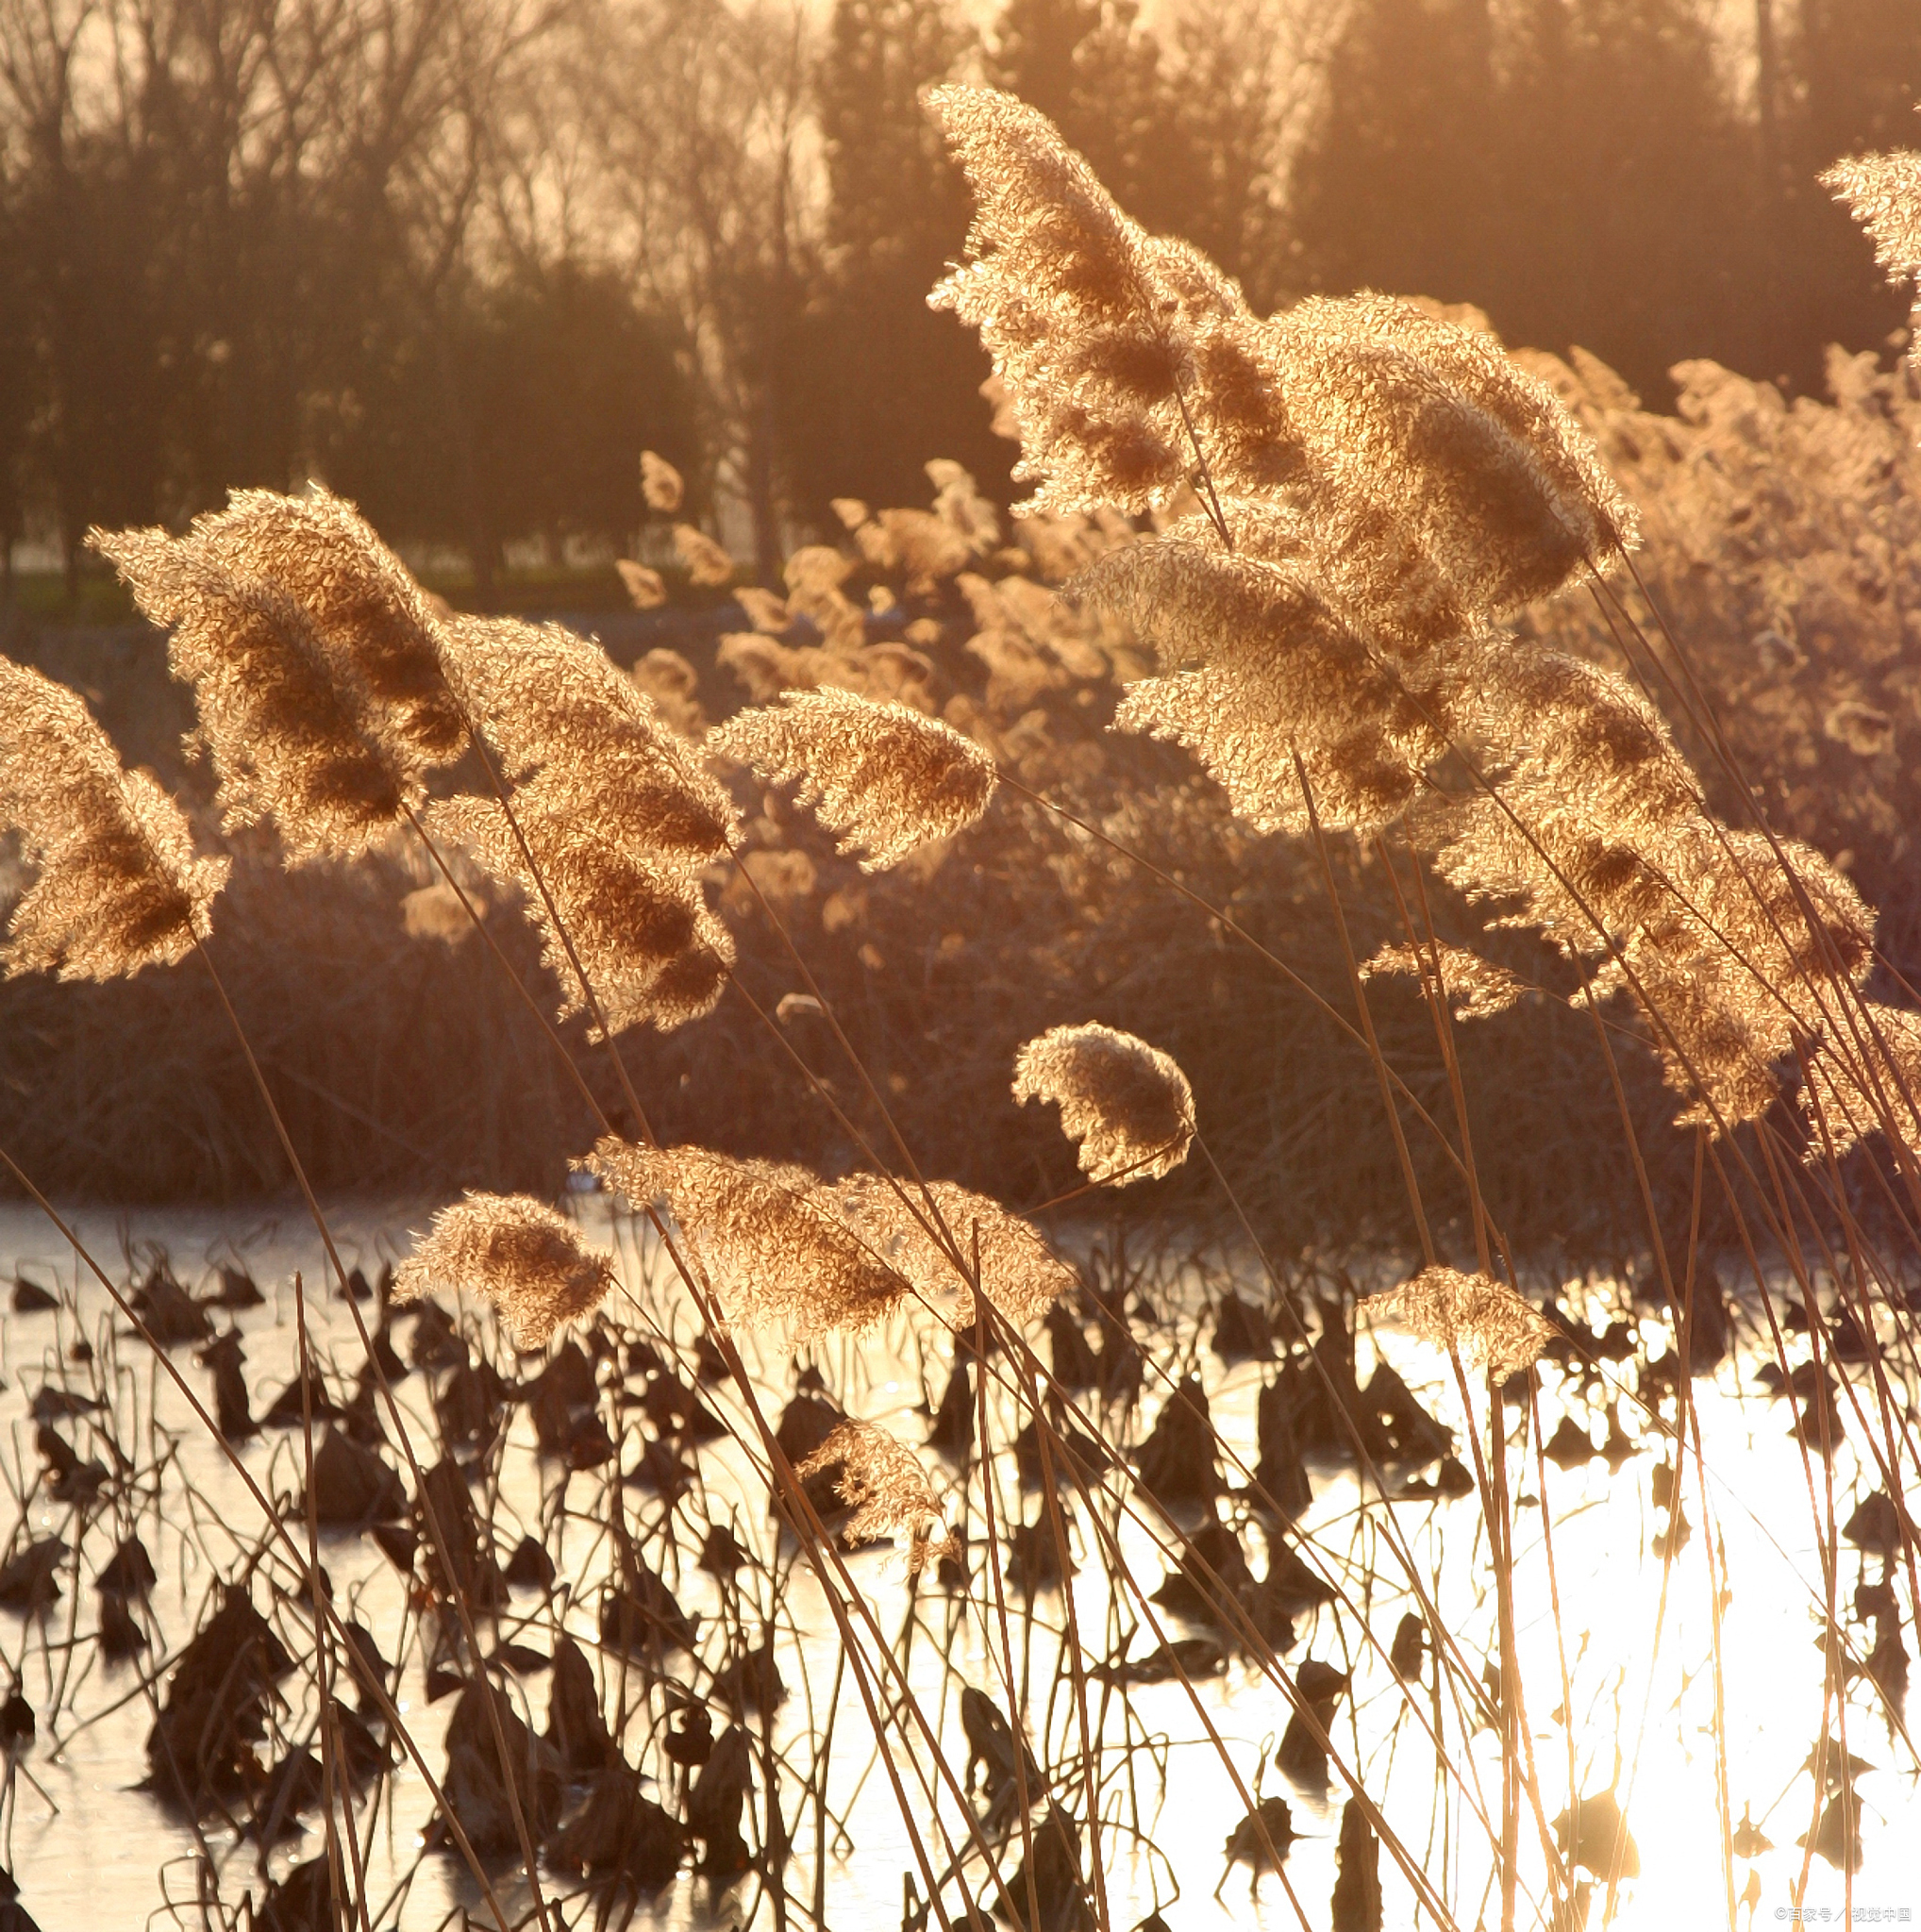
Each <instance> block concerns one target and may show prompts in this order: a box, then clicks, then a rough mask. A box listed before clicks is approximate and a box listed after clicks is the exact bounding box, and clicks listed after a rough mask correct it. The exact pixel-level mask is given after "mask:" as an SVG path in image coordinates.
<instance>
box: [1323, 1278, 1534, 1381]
mask: <svg viewBox="0 0 1921 1932" xmlns="http://www.w3.org/2000/svg"><path fill="white" fill-rule="evenodd" d="M1355 1312H1356V1313H1357V1314H1362V1315H1366V1316H1368V1317H1369V1318H1370V1319H1372V1320H1374V1321H1377V1322H1398V1323H1400V1324H1401V1325H1402V1326H1403V1327H1405V1328H1407V1329H1409V1330H1410V1331H1411V1332H1412V1333H1413V1334H1415V1335H1418V1336H1419V1337H1420V1338H1421V1340H1422V1341H1429V1342H1432V1343H1433V1344H1434V1346H1435V1347H1437V1348H1445V1349H1448V1350H1451V1351H1454V1352H1456V1353H1458V1354H1459V1355H1460V1356H1461V1357H1462V1360H1463V1361H1467V1362H1471V1363H1474V1364H1476V1365H1477V1366H1479V1367H1484V1368H1486V1369H1487V1370H1488V1371H1489V1372H1490V1373H1491V1374H1495V1375H1512V1374H1514V1373H1515V1371H1517V1370H1519V1369H1525V1368H1526V1367H1527V1366H1528V1364H1529V1363H1530V1362H1532V1361H1534V1360H1535V1359H1536V1358H1537V1357H1539V1355H1540V1353H1541V1351H1542V1350H1543V1349H1544V1348H1545V1347H1546V1346H1547V1343H1548V1341H1550V1340H1551V1338H1552V1335H1553V1331H1552V1330H1551V1329H1550V1328H1549V1327H1548V1325H1547V1323H1546V1321H1545V1319H1544V1317H1543V1316H1542V1315H1541V1313H1540V1311H1539V1310H1538V1309H1535V1308H1532V1307H1529V1306H1528V1304H1527V1303H1526V1302H1525V1301H1523V1300H1522V1299H1521V1297H1520V1296H1519V1295H1518V1294H1516V1293H1515V1292H1514V1291H1513V1290H1512V1288H1510V1287H1508V1286H1507V1284H1506V1283H1505V1282H1500V1281H1495V1280H1493V1279H1492V1278H1491V1277H1490V1276H1488V1275H1485V1274H1462V1273H1461V1272H1460V1270H1459V1269H1455V1268H1443V1267H1438V1266H1437V1267H1432V1268H1424V1269H1422V1271H1421V1272H1420V1274H1417V1275H1415V1276H1414V1278H1413V1279H1412V1281H1407V1282H1403V1283H1402V1284H1401V1286H1400V1287H1399V1288H1391V1289H1389V1290H1387V1291H1385V1292H1384V1293H1381V1294H1371V1295H1368V1296H1367V1297H1366V1298H1365V1299H1364V1300H1363V1301H1362V1302H1361V1304H1360V1306H1359V1307H1357V1308H1356V1310H1355Z"/></svg>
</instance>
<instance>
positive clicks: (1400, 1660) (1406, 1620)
mask: <svg viewBox="0 0 1921 1932" xmlns="http://www.w3.org/2000/svg"><path fill="white" fill-rule="evenodd" d="M1427 1641H1428V1626H1427V1624H1424V1623H1423V1622H1422V1621H1421V1619H1420V1618H1419V1617H1418V1616H1416V1615H1415V1613H1414V1612H1413V1611H1412V1610H1409V1611H1408V1612H1407V1613H1406V1615H1404V1616H1403V1617H1402V1618H1401V1621H1400V1622H1399V1623H1398V1624H1395V1641H1393V1642H1392V1643H1391V1644H1390V1645H1389V1646H1388V1653H1387V1660H1388V1662H1389V1663H1390V1664H1391V1665H1393V1667H1394V1671H1395V1675H1396V1676H1399V1677H1405V1678H1407V1679H1408V1680H1409V1681H1410V1682H1411V1683H1412V1681H1414V1680H1415V1679H1416V1678H1418V1677H1419V1676H1420V1674H1421V1656H1422V1652H1423V1651H1424V1650H1425V1648H1426V1646H1427Z"/></svg>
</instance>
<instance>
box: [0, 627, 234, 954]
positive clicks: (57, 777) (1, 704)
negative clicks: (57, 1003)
mask: <svg viewBox="0 0 1921 1932" xmlns="http://www.w3.org/2000/svg"><path fill="white" fill-rule="evenodd" d="M0 824H4V825H8V826H11V827H14V828H15V829H17V830H18V832H19V834H20V839H21V846H22V857H23V858H25V861H26V862H27V863H28V864H29V865H31V866H34V867H36V868H38V870H39V874H40V875H39V877H38V878H36V879H35V880H34V882H33V884H32V885H31V886H29V887H28V888H27V890H26V891H25V892H24V893H23V894H22V895H21V897H20V899H19V901H18V903H17V904H16V905H15V906H14V908H13V910H12V913H11V915H10V917H9V918H8V924H7V943H6V947H5V952H4V958H5V960H6V969H7V972H8V975H9V976H11V975H13V974H21V973H37V972H52V973H58V974H59V976H60V977H61V978H62V979H116V978H120V977H122V976H124V975H125V974H133V973H138V972H139V971H140V970H141V968H142V967H143V966H153V965H160V966H171V965H173V964H175V962H176V961H178V960H180V959H182V958H185V957H186V956H187V954H189V953H190V952H192V949H193V945H194V941H196V939H205V938H206V936H207V934H208V932H209V929H210V926H211V907H212V904H213V900H214V897H215V895H216V894H217V893H218V892H219V891H220V889H221V888H222V887H223V886H224V885H225V884H226V875H227V871H228V861H227V860H226V858H199V857H196V856H195V854H194V850H193V838H192V832H191V831H190V830H189V828H188V824H187V820H186V817H185V815H184V814H183V813H182V812H181V810H180V808H179V807H178V806H177V805H175V803H174V801H173V800H172V799H171V798H169V797H168V796H167V794H166V793H165V792H164V791H161V790H160V788H159V785H157V784H156V783H155V782H154V780H153V779H152V778H151V777H149V776H148V775H147V774H145V773H144V772H128V771H126V770H125V769H124V768H123V767H122V765H121V762H120V758H119V754H118V753H117V752H115V750H114V748H113V744H112V741H110V740H109V738H108V736H107V734H106V732H104V731H103V730H102V729H101V728H100V726H99V724H97V723H96V722H95V721H94V719H93V717H92V714H91V713H90V712H89V711H88V709H87V707H86V705H85V704H84V703H82V701H81V699H80V697H79V696H78V694H77V693H76V692H75V691H69V690H68V689H67V687H66V686H64V685H60V684H56V683H54V682H53V681H52V680H51V679H50V678H46V677H43V676H42V675H41V674H40V673H39V672H38V671H31V670H28V669H27V668H25V666H23V665H19V664H15V663H13V662H11V661H10V660H9V659H8V658H0Z"/></svg>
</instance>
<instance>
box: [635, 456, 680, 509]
mask: <svg viewBox="0 0 1921 1932" xmlns="http://www.w3.org/2000/svg"><path fill="white" fill-rule="evenodd" d="M685 493H686V492H685V488H684V486H683V485H682V483H681V480H680V472H679V471H678V470H677V469H676V468H675V467H674V465H673V464H672V463H670V462H669V461H668V460H667V458H665V457H662V456H656V455H655V453H654V452H653V451H652V450H650V449H643V451H642V452H641V494H642V495H643V497H645V498H646V501H647V508H649V509H653V510H659V511H660V514H661V515H662V516H669V517H671V516H672V515H673V514H674V512H675V511H676V510H677V509H678V508H680V499H681V497H682V496H683V495H684V494H685Z"/></svg>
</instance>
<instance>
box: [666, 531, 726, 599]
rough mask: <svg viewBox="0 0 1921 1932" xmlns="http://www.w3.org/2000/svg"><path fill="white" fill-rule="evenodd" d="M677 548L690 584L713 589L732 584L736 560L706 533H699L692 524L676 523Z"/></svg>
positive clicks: (675, 539)
mask: <svg viewBox="0 0 1921 1932" xmlns="http://www.w3.org/2000/svg"><path fill="white" fill-rule="evenodd" d="M674 548H675V549H676V550H677V552H678V553H679V556H680V561H681V562H682V563H684V564H685V565H686V566H687V580H688V582H689V583H693V584H704V585H707V586H709V587H710V588H713V587H717V586H719V585H721V584H727V583H731V582H732V581H733V575H734V560H733V558H731V557H729V556H728V555H727V552H726V551H725V550H723V549H722V548H721V546H720V545H719V544H718V543H716V542H715V541H713V539H712V538H711V537H710V536H709V535H708V534H707V532H706V531H705V530H697V529H695V528H694V526H693V525H692V524H676V525H674Z"/></svg>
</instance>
